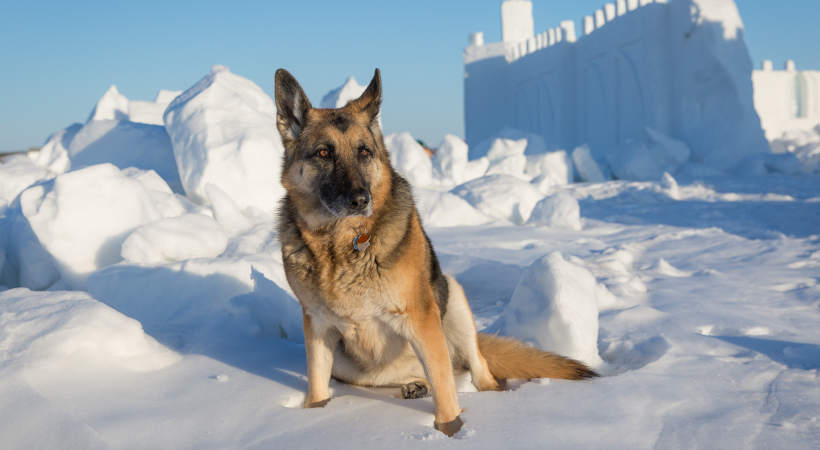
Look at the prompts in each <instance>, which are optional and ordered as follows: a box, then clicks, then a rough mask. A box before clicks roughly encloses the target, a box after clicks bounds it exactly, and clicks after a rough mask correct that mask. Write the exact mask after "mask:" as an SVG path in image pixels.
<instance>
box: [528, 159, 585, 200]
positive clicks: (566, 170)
mask: <svg viewBox="0 0 820 450" xmlns="http://www.w3.org/2000/svg"><path fill="white" fill-rule="evenodd" d="M524 173H525V174H526V175H527V177H529V178H531V179H532V183H533V184H534V185H536V186H537V187H538V189H540V190H541V192H547V191H548V190H549V188H551V187H553V186H563V185H566V184H569V183H572V181H573V179H574V174H573V169H572V159H570V157H569V156H568V155H567V152H565V151H563V150H562V151H557V152H549V153H542V154H540V155H530V156H527V166H526V167H525V169H524Z"/></svg>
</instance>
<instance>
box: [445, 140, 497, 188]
mask: <svg viewBox="0 0 820 450" xmlns="http://www.w3.org/2000/svg"><path fill="white" fill-rule="evenodd" d="M468 152H469V149H468V148H467V143H466V142H464V141H463V140H462V139H461V138H459V137H458V136H454V135H452V134H447V135H445V136H444V139H442V140H441V144H439V146H438V148H437V149H436V153H434V154H433V160H432V163H433V169H434V170H435V173H436V177H437V178H438V179H439V180H440V181H441V182H442V183H443V184H447V185H456V184H461V183H463V182H465V181H468V180H470V179H472V178H477V177H478V176H481V175H484V173H481V174H479V175H477V176H473V177H470V176H471V175H473V173H470V172H471V170H470V168H469V165H470V161H469V160H468V156H467V154H468ZM485 170H486V168H485Z"/></svg>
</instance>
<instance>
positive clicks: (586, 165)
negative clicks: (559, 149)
mask: <svg viewBox="0 0 820 450" xmlns="http://www.w3.org/2000/svg"><path fill="white" fill-rule="evenodd" d="M572 162H573V163H575V170H576V171H577V173H578V179H580V180H581V181H588V182H591V183H601V182H604V181H606V180H607V179H608V177H606V176H605V175H604V172H602V171H601V168H600V167H599V166H598V163H597V162H596V161H595V157H593V156H592V151H590V149H589V146H588V145H582V146H580V147H576V148H575V150H573V151H572Z"/></svg>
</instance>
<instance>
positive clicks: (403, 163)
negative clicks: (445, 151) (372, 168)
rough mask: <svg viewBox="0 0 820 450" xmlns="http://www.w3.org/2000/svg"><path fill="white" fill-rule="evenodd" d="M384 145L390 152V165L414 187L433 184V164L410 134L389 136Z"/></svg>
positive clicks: (385, 138) (386, 137)
mask: <svg viewBox="0 0 820 450" xmlns="http://www.w3.org/2000/svg"><path fill="white" fill-rule="evenodd" d="M384 144H385V146H387V151H388V152H390V163H391V164H392V165H393V168H394V169H396V171H397V172H398V173H399V174H401V176H403V177H404V178H406V179H407V181H409V182H410V184H412V185H413V186H430V185H432V184H433V164H432V162H430V157H429V156H427V152H425V151H424V148H423V147H422V146H421V144H419V143H418V142H417V141H416V139H415V138H413V136H412V135H410V133H408V132H403V133H396V134H388V135H387V136H385V137H384Z"/></svg>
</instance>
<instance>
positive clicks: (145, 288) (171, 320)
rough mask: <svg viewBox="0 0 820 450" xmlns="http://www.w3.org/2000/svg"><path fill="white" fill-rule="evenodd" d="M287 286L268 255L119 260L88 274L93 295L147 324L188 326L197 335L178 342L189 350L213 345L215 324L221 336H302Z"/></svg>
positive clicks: (298, 311) (295, 305)
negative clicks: (151, 262)
mask: <svg viewBox="0 0 820 450" xmlns="http://www.w3.org/2000/svg"><path fill="white" fill-rule="evenodd" d="M283 287H284V288H283ZM285 289H287V281H286V279H285V274H284V270H283V269H282V265H281V263H280V262H278V261H277V260H276V259H274V258H273V257H271V256H267V255H257V256H251V257H245V258H215V259H193V260H188V261H185V262H178V263H170V264H162V265H155V266H153V267H143V266H137V265H130V264H118V265H114V266H110V267H106V268H104V269H102V270H100V271H98V272H96V273H94V274H93V275H91V276H90V277H89V278H88V292H89V293H91V295H93V296H94V297H96V298H99V299H100V300H101V301H103V302H105V303H107V304H109V305H111V306H113V307H114V308H116V309H117V310H118V311H122V312H123V313H124V314H127V315H128V316H130V317H134V318H136V319H138V320H139V321H140V322H142V323H143V325H144V326H145V327H146V328H148V329H161V330H167V329H169V328H170V329H181V330H186V334H187V335H188V336H189V337H192V338H193V339H192V340H191V341H186V342H179V343H178V344H177V347H179V348H185V349H186V350H195V349H197V348H199V347H202V346H207V345H211V344H212V343H213V342H212V341H213V339H214V338H213V337H212V336H210V335H209V334H208V332H209V330H211V331H212V330H213V329H214V328H215V327H217V328H220V329H221V330H223V331H222V332H221V333H223V334H224V333H230V332H238V333H240V334H244V335H249V336H258V335H261V334H272V335H274V336H276V337H286V338H287V339H291V340H296V341H298V340H300V339H301V334H302V333H301V309H300V307H299V304H298V302H297V301H296V300H295V299H294V298H293V296H292V294H291V293H290V292H289V291H288V290H285ZM200 332H202V333H203V334H200ZM283 333H284V335H283Z"/></svg>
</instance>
